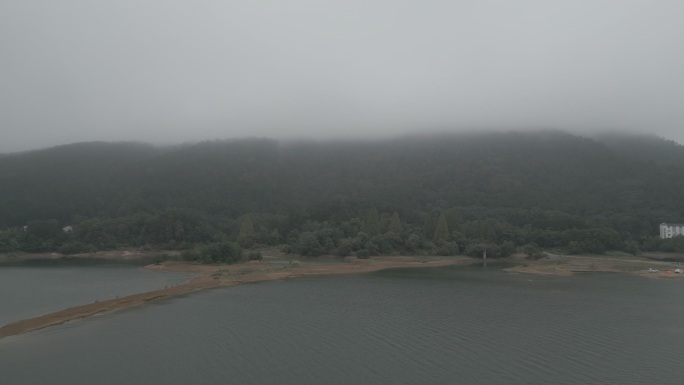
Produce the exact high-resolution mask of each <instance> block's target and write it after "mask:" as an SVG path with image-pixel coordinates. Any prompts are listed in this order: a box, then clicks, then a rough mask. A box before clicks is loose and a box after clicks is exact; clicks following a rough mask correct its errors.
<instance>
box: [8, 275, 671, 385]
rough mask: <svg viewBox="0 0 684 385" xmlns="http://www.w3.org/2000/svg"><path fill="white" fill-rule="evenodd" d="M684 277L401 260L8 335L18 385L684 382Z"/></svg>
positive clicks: (10, 364)
mask: <svg viewBox="0 0 684 385" xmlns="http://www.w3.org/2000/svg"><path fill="white" fill-rule="evenodd" d="M683 321H684V281H681V280H656V279H647V278H642V277H633V276H627V275H619V274H588V275H582V276H574V277H546V276H532V275H513V274H508V273H505V272H502V271H499V270H496V269H487V270H483V269H478V268H475V269H474V268H439V269H413V270H411V269H399V270H389V271H383V272H379V273H374V274H367V275H358V276H331V277H311V278H304V279H296V280H287V281H273V282H263V283H256V284H246V285H241V286H236V287H230V288H225V289H216V290H210V291H206V292H202V293H197V294H193V295H188V296H185V297H181V298H175V299H171V300H165V301H162V302H156V303H153V304H151V305H149V306H144V307H138V308H133V309H130V310H127V311H123V312H117V313H110V314H105V315H102V316H98V317H95V318H92V319H89V320H86V321H79V322H74V323H71V324H67V325H62V326H58V327H54V328H49V329H45V330H41V331H37V332H32V333H29V334H26V335H22V336H15V337H10V338H6V339H3V340H0V376H1V378H2V379H3V380H2V383H3V384H4V383H7V384H45V383H50V384H123V383H125V384H623V385H624V384H678V385H679V384H682V383H684V375H683V374H682V372H681V370H680V368H681V363H682V359H683V358H684V322H683Z"/></svg>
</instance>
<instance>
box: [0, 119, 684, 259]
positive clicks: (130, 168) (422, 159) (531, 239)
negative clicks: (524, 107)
mask: <svg viewBox="0 0 684 385" xmlns="http://www.w3.org/2000/svg"><path fill="white" fill-rule="evenodd" d="M682 191H684V147H682V146H680V145H678V144H676V143H674V142H671V141H666V140H664V139H660V138H657V137H642V136H630V135H619V134H613V135H604V136H600V137H596V138H586V137H581V136H576V135H571V134H567V133H563V132H557V131H544V132H534V133H530V132H527V133H521V132H509V133H487V134H469V135H466V134H460V135H433V136H425V137H420V136H413V137H404V138H395V139H385V140H375V141H329V142H304V141H301V142H278V141H275V140H271V139H241V140H227V141H209V142H201V143H196V144H186V145H181V146H173V147H153V146H150V145H147V144H141V143H104V142H93V143H78V144H72V145H64V146H59V147H54V148H50V149H45V150H40V151H31V152H25V153H19V154H9V155H6V156H3V157H0V229H1V230H0V251H15V250H24V251H42V250H62V251H64V252H69V251H74V252H75V251H78V250H93V249H104V248H113V247H130V246H143V245H156V246H159V245H162V246H163V247H170V248H187V247H190V246H192V245H195V244H200V243H208V242H215V241H220V240H225V239H227V240H231V241H237V242H240V243H241V244H242V245H243V246H245V247H257V246H262V245H263V246H265V245H270V246H274V245H281V246H283V247H285V248H286V249H288V250H291V251H294V252H298V253H300V254H305V255H318V254H323V253H335V254H338V255H347V254H355V253H360V255H373V254H395V253H438V254H459V253H469V254H473V255H475V254H477V253H478V252H479V251H480V250H481V249H482V248H489V250H493V251H492V252H491V255H497V253H498V254H499V255H501V256H503V255H506V254H509V253H511V252H513V251H515V250H521V249H524V248H526V250H528V251H529V250H536V249H535V248H539V249H541V248H564V249H566V250H568V251H570V252H599V253H600V252H603V251H605V250H611V249H616V250H624V251H629V252H637V251H638V250H639V249H644V250H646V249H647V250H654V249H655V250H658V249H662V250H674V249H675V248H677V247H679V246H678V245H677V243H676V242H675V241H660V240H658V239H657V237H656V235H657V225H658V224H659V223H660V222H669V221H674V222H677V221H682V220H683V217H684V200H682V199H679V198H678V196H680V195H681V192H682ZM25 225H27V230H26V231H24V230H23V226H25ZM67 225H69V226H73V228H74V231H73V232H71V233H65V232H64V231H62V228H63V227H64V226H67ZM497 250H498V252H497Z"/></svg>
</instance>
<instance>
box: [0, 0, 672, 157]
mask: <svg viewBox="0 0 684 385" xmlns="http://www.w3.org/2000/svg"><path fill="white" fill-rule="evenodd" d="M683 20H684V1H681V0H672V1H668V0H641V1H636V0H515V1H513V0H499V1H496V0H450V1H447V0H444V1H437V0H419V1H408V0H328V1H315V0H192V1H190V0H188V1H178V0H135V1H133V0H118V1H101V0H60V1H54V0H31V1H25V0H2V2H0V59H1V60H0V133H1V137H0V139H1V140H0V152H13V151H21V150H26V149H34V148H41V147H46V146H52V145H57V144H64V143H71V142H79V141H92V140H106V141H119V140H139V141H150V142H155V143H173V142H184V141H197V140H204V139H215V138H231V137H245V136H268V137H276V138H282V137H314V138H329V137H347V136H378V135H387V134H391V135H394V134H398V133H405V132H420V131H424V130H438V131H445V130H464V129H465V130H472V129H487V128H497V129H517V128H524V127H531V128H559V129H566V130H571V131H579V132H594V131H615V130H618V131H630V132H644V133H654V134H657V135H660V136H663V137H665V138H668V139H674V140H676V141H678V142H679V143H684V74H683V71H684V21H683Z"/></svg>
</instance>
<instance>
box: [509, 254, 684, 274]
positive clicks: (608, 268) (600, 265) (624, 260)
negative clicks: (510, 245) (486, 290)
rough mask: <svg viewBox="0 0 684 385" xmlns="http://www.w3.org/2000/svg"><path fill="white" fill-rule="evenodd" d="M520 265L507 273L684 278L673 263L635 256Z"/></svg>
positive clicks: (569, 257) (564, 258)
mask: <svg viewBox="0 0 684 385" xmlns="http://www.w3.org/2000/svg"><path fill="white" fill-rule="evenodd" d="M520 263H521V264H520V265H518V266H515V267H510V268H506V269H504V270H506V271H508V272H511V273H524V274H544V275H566V276H567V275H574V274H581V273H592V272H596V273H627V274H632V275H639V276H644V277H649V278H672V279H682V278H684V274H677V273H675V272H674V271H675V269H676V268H677V266H676V265H675V263H674V262H669V261H662V260H660V261H659V260H653V259H646V258H643V257H634V256H607V255H596V256H593V255H589V256H584V255H582V256H578V255H556V254H549V255H548V256H547V257H546V258H543V259H540V260H537V261H520Z"/></svg>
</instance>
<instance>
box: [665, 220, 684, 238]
mask: <svg viewBox="0 0 684 385" xmlns="http://www.w3.org/2000/svg"><path fill="white" fill-rule="evenodd" d="M677 235H684V223H661V224H660V238H663V239H665V238H672V237H676V236H677Z"/></svg>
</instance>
